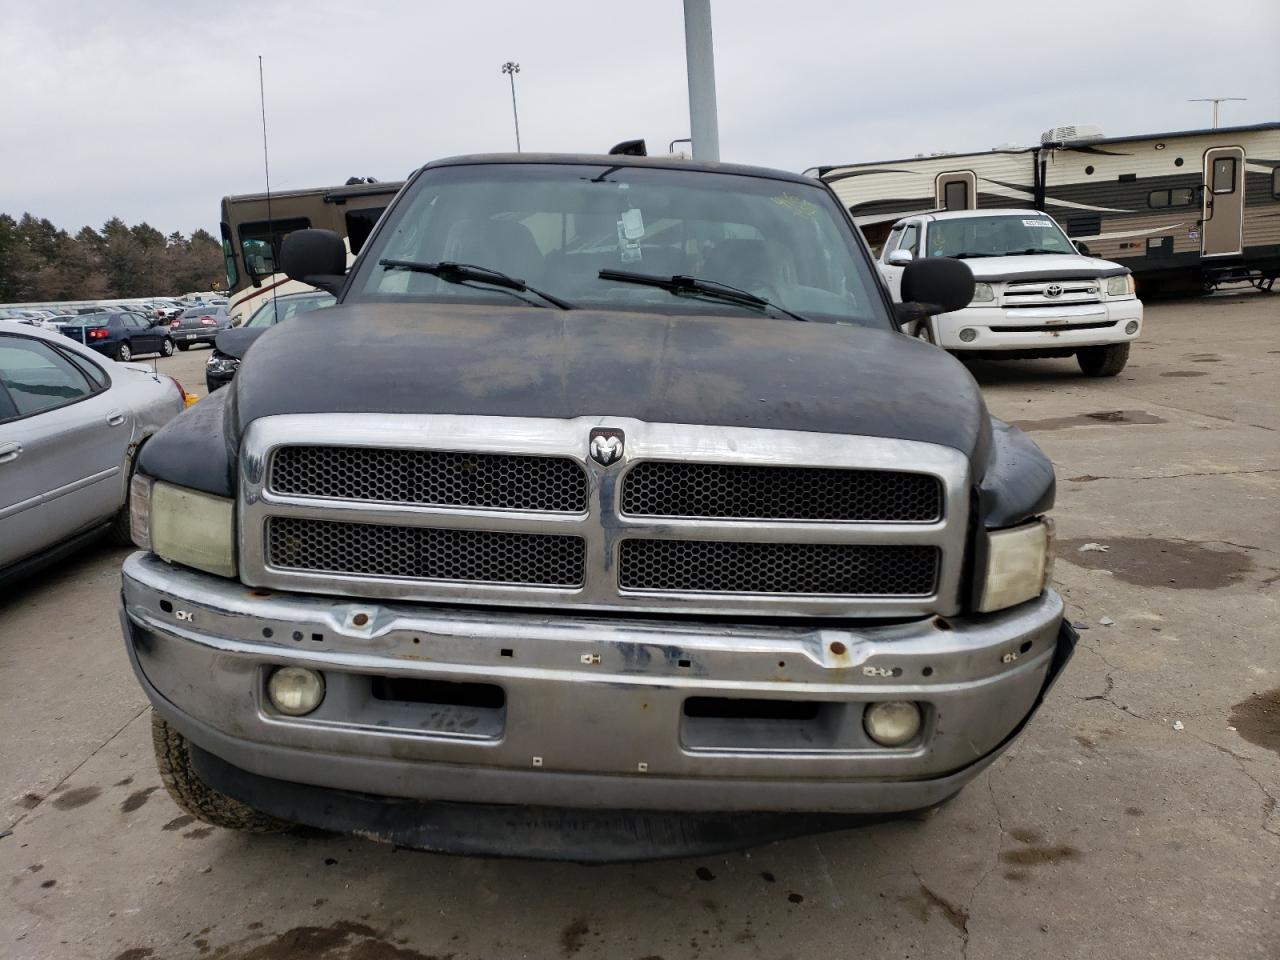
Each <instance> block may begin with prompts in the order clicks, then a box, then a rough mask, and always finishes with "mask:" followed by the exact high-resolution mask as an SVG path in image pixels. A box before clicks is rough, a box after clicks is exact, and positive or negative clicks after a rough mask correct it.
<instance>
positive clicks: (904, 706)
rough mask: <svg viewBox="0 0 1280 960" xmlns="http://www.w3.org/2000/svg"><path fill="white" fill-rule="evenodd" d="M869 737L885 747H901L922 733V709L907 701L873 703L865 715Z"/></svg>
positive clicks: (864, 722)
mask: <svg viewBox="0 0 1280 960" xmlns="http://www.w3.org/2000/svg"><path fill="white" fill-rule="evenodd" d="M862 725H863V726H864V727H866V730H867V735H868V736H869V737H871V739H872V740H874V741H875V742H876V743H878V744H880V745H881V746H885V747H900V746H902V745H903V744H904V743H907V742H909V741H910V740H912V739H914V738H915V736H916V734H918V733H919V732H920V708H919V707H917V706H916V705H915V704H914V703H909V702H908V701H906V700H888V701H886V702H884V703H873V704H871V705H870V706H869V707H867V712H866V713H865V714H863V717H862Z"/></svg>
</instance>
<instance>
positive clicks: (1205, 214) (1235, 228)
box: [1200, 147, 1244, 257]
mask: <svg viewBox="0 0 1280 960" xmlns="http://www.w3.org/2000/svg"><path fill="white" fill-rule="evenodd" d="M1203 193H1204V196H1203V199H1202V201H1201V202H1202V203H1203V204H1204V206H1203V209H1202V211H1201V214H1200V215H1201V217H1202V218H1203V219H1204V227H1203V229H1202V230H1201V231H1200V255H1201V256H1203V257H1231V256H1238V255H1239V254H1240V252H1241V250H1242V249H1243V245H1242V239H1243V230H1244V149H1243V148H1241V147H1213V148H1212V149H1209V150H1206V151H1205V153H1204V191H1203Z"/></svg>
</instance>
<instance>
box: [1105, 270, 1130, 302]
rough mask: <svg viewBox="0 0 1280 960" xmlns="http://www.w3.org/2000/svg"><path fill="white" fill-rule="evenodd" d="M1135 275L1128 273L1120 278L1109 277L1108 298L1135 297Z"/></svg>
mask: <svg viewBox="0 0 1280 960" xmlns="http://www.w3.org/2000/svg"><path fill="white" fill-rule="evenodd" d="M1133 290H1134V287H1133V274H1132V273H1126V274H1124V275H1123V276H1119V277H1107V296H1108V297H1131V296H1133Z"/></svg>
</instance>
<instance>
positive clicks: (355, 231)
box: [222, 178, 404, 324]
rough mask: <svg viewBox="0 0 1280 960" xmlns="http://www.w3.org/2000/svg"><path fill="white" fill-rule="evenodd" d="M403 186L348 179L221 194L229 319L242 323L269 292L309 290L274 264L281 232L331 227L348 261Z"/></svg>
mask: <svg viewBox="0 0 1280 960" xmlns="http://www.w3.org/2000/svg"><path fill="white" fill-rule="evenodd" d="M403 185H404V182H403V181H389V182H379V181H375V180H370V179H362V178H352V181H349V182H348V183H346V184H343V185H342V186H339V187H314V188H311V189H307V190H290V191H284V192H280V193H271V194H266V193H253V194H244V195H240V196H231V197H223V198H222V254H223V257H224V259H225V260H226V264H227V292H228V296H229V299H230V310H231V319H232V322H233V323H236V324H238V323H241V322H243V321H244V320H245V319H246V318H248V317H249V316H251V315H252V314H253V312H254V311H255V310H257V309H258V307H260V306H261V305H262V303H263V302H264V301H265V300H266V299H267V298H269V297H271V296H273V295H275V296H284V295H285V294H286V293H301V292H303V291H307V290H310V289H312V288H311V287H308V286H306V285H305V284H301V283H298V282H296V281H293V280H290V279H289V278H288V277H286V276H285V275H284V274H283V273H282V272H279V271H278V270H277V269H276V264H277V263H278V262H279V259H280V245H281V244H282V243H283V242H284V238H285V237H287V236H288V235H289V234H290V233H292V232H293V231H295V230H305V229H307V228H310V227H316V228H322V229H325V230H333V231H334V232H336V233H337V234H338V235H339V236H340V237H342V238H343V240H344V241H345V243H346V245H347V258H348V264H350V262H351V260H352V259H353V258H354V257H355V255H356V254H357V253H359V252H360V247H361V245H362V244H363V243H364V241H365V240H366V239H367V238H368V236H369V234H370V233H372V232H373V227H374V224H376V223H377V222H378V218H379V217H380V216H382V211H383V210H385V209H386V208H387V205H388V204H389V203H390V202H391V199H392V198H393V197H394V196H395V195H396V194H397V193H398V192H399V190H400V188H401V187H402V186H403Z"/></svg>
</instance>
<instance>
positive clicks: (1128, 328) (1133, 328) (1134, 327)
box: [1124, 320, 1138, 337]
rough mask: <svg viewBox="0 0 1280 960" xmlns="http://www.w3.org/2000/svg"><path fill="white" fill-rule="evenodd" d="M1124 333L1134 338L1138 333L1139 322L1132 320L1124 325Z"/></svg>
mask: <svg viewBox="0 0 1280 960" xmlns="http://www.w3.org/2000/svg"><path fill="white" fill-rule="evenodd" d="M1124 332H1125V333H1127V334H1129V336H1131V337H1132V336H1133V335H1134V334H1135V333H1137V332H1138V321H1137V320H1130V321H1129V322H1128V323H1126V324H1125V325H1124Z"/></svg>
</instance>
